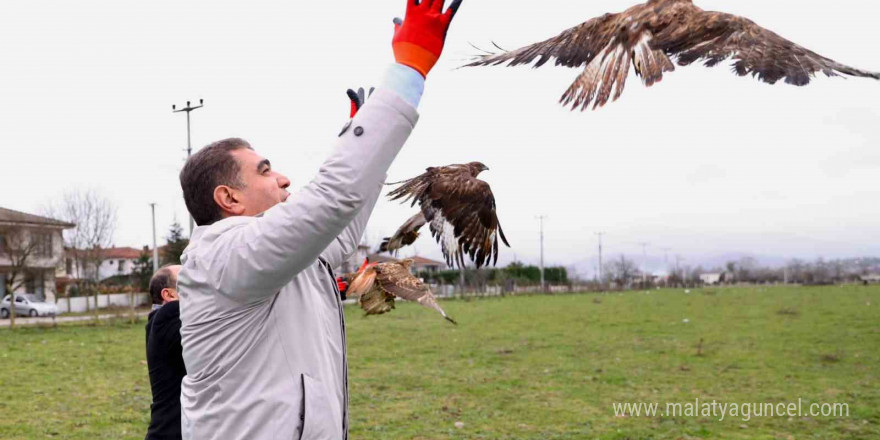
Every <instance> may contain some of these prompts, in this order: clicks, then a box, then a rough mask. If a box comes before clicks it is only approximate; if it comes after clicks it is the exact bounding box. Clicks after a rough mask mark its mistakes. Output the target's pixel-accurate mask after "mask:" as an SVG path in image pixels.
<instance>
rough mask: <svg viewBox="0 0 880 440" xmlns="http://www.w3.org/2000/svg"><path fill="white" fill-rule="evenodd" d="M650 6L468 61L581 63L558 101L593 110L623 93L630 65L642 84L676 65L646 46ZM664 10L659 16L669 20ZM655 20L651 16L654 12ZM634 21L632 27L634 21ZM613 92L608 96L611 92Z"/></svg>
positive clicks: (649, 35)
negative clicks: (554, 60) (575, 76)
mask: <svg viewBox="0 0 880 440" xmlns="http://www.w3.org/2000/svg"><path fill="white" fill-rule="evenodd" d="M688 6H689V7H691V8H694V6H693V5H690V3H687V4H685V5H679V4H676V5H674V6H673V8H675V9H680V8H687V7H688ZM653 11H654V9H653V7H651V8H648V7H647V6H646V5H637V6H633V7H632V8H629V9H627V10H626V11H624V12H621V13H617V14H605V15H603V16H601V17H596V18H593V19H591V20H589V21H586V22H584V23H582V24H580V25H578V26H575V27H573V28H571V29H568V30H565V31H563V32H562V33H561V34H559V35H557V36H556V37H553V38H550V39H548V40H545V41H542V42H540V43H536V44H532V45H530V46H526V47H523V48H521V49H517V50H514V51H511V52H506V53H501V54H497V55H496V54H489V55H484V56H481V57H479V59H477V60H476V61H474V62H472V63H470V64H467V65H466V67H467V66H487V65H497V64H502V63H505V62H508V65H509V66H515V65H517V64H528V63H531V62H532V61H534V60H535V59H536V58H537V59H538V61H537V62H536V63H535V66H534V67H536V68H537V67H540V66H542V65H543V64H545V63H546V62H547V61H548V60H549V59H550V58H555V59H556V65H557V66H566V67H580V66H582V65H586V68H585V69H584V71H583V73H581V74H580V75H579V76H578V77H577V78H576V79H575V81H574V82H573V83H572V84H571V86H569V88H568V89H567V90H566V91H565V93H564V94H563V95H562V97H561V98H560V99H559V102H560V103H561V104H562V105H565V106H568V105H569V104H570V105H571V109H572V110H575V109H577V108H578V107H580V109H581V110H585V109H586V108H587V107H589V105H590V104H593V109H595V108H597V107H601V106H603V105H605V104H606V103H607V102H608V100H609V99H612V100H615V101H616V100H617V98H619V97H620V95H621V94H622V93H623V89H624V86H625V85H626V78H627V76H628V75H629V69H630V66H631V65H632V66H633V67H634V69H635V72H636V75H639V76H640V77H641V78H642V82H643V83H644V84H645V86H648V87H650V86H652V85H653V84H654V83H656V82H659V81H660V80H662V79H663V72H671V71H673V70H675V65H673V64H672V61H670V60H669V57H667V56H666V54H664V53H663V52H662V51H660V50H656V49H654V48H652V47H651V46H650V41H651V39H652V33H651V30H650V29H649V28H647V26H646V24H647V23H646V22H645V21H644V19H646V18H648V17H649V16H650V14H651V13H653ZM668 16H669V14H665V15H664V16H663V18H665V19H668ZM655 19H656V17H655ZM634 23H635V26H634ZM612 92H613V97H612Z"/></svg>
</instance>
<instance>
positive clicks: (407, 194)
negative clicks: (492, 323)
mask: <svg viewBox="0 0 880 440" xmlns="http://www.w3.org/2000/svg"><path fill="white" fill-rule="evenodd" d="M488 169H489V168H487V167H486V165H483V164H482V163H480V162H470V163H467V164H461V165H449V166H445V167H431V168H428V169H427V170H426V171H425V173H423V174H422V175H420V176H417V177H414V178H412V179H409V180H405V181H402V182H395V183H390V184H389V185H398V184H400V186H399V187H398V188H396V189H395V190H393V191H391V192H390V193H389V194H388V197H390V198H391V200H400V199H402V202H403V203H405V202H407V201H409V200H410V199H412V203H411V206H415V204H416V203H418V204H419V206H420V208H421V213H419V214H417V215H415V216H413V217H411V218H410V219H409V220H407V221H406V223H404V224H403V226H401V227H400V229H398V230H397V232H396V233H395V234H394V236H392V237H388V238H386V239H385V241H384V243H383V246H380V250H384V251H388V252H393V251H395V250H397V249H399V248H400V247H402V246H404V245H407V244H410V243H412V242H413V241H415V239H416V238H417V237H418V230H419V228H421V227H422V226H424V225H425V224H426V223H427V224H428V225H429V228H430V230H431V235H432V236H433V237H434V239H435V240H437V242H439V243H440V248H441V250H442V251H443V256H444V257H445V258H446V263H447V264H449V265H450V266H456V265H457V266H458V267H464V265H465V262H464V256H465V255H467V256H468V257H470V259H471V260H472V261H473V262H474V264H476V266H477V267H482V266H484V265H487V264H489V263H490V262H491V263H492V264H493V265H494V264H495V263H496V262H497V261H498V238H499V237H500V238H501V241H503V242H504V244H505V245H506V246H507V247H510V244H508V243H507V238H506V237H504V231H502V230H501V225H500V224H499V223H498V215H497V214H496V212H495V196H494V195H492V190H491V189H490V188H489V184H488V183H486V182H484V181H482V180H479V179H477V176H478V175H479V174H480V172H482V171H485V170H488Z"/></svg>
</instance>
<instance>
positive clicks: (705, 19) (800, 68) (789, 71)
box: [652, 10, 880, 86]
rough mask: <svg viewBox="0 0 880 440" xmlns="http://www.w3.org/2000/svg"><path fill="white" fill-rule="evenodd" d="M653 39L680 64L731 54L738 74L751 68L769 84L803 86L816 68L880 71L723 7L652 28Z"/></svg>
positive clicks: (873, 75) (869, 74) (708, 62)
mask: <svg viewBox="0 0 880 440" xmlns="http://www.w3.org/2000/svg"><path fill="white" fill-rule="evenodd" d="M652 45H653V46H654V47H655V48H657V49H660V50H663V51H664V52H666V53H667V54H670V55H676V56H677V58H678V64H679V65H682V66H686V65H688V64H691V63H693V62H694V61H697V60H704V64H705V65H706V66H708V67H712V66H715V65H717V64H718V63H720V62H721V61H724V60H725V59H727V58H730V57H732V58H733V59H734V60H735V61H734V63H733V71H734V72H735V73H736V74H737V75H740V76H745V75H749V74H751V75H752V76H753V77H756V78H758V79H759V80H761V81H764V82H767V83H769V84H775V83H776V82H777V81H779V80H780V79H784V80H785V82H786V83H787V84H793V85H796V86H804V85H807V84H809V83H810V81H811V80H812V78H813V77H814V76H815V75H816V73H818V72H821V73H823V74H825V75H826V76H829V77H830V76H839V75H841V74H844V75H850V76H858V77H868V78H874V79H878V80H880V73H877V72H868V71H864V70H860V69H856V68H854V67H850V66H847V65H845V64H841V63H838V62H837V61H834V60H832V59H830V58H826V57H823V56H821V55H819V54H817V53H816V52H813V51H811V50H809V49H806V48H804V47H802V46H799V45H797V44H795V43H793V42H791V41H789V40H786V39H785V38H782V37H780V36H779V35H777V34H776V33H774V32H773V31H771V30H769V29H765V28H763V27H761V26H758V25H757V24H755V22H753V21H751V20H749V19H747V18H745V17H740V16H736V15H732V14H725V13H723V12H710V11H702V10H700V11H699V12H698V13H695V14H692V15H690V16H688V17H687V19H686V20H684V21H682V22H681V23H680V24H679V25H677V26H668V27H666V28H665V29H663V30H662V31H660V32H657V33H656V34H655V38H654V40H653V41H652Z"/></svg>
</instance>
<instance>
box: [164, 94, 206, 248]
mask: <svg viewBox="0 0 880 440" xmlns="http://www.w3.org/2000/svg"><path fill="white" fill-rule="evenodd" d="M204 106H205V100H204V99H199V105H196V106H193V105H190V103H189V101H186V107H184V108H182V109H180V110H178V109H177V106H176V105H174V104H172V105H171V112H172V113H180V112H186V158H187V159H189V157H190V156H192V139H191V138H190V130H189V114H190V112H192V111H193V110H195V109H199V108H202V107H204ZM192 233H193V218H192V214H190V216H189V235H190V237H192Z"/></svg>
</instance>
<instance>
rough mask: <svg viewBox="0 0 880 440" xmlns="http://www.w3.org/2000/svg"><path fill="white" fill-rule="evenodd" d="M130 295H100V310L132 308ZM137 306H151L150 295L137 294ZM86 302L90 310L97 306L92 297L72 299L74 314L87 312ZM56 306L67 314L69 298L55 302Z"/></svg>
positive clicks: (59, 311) (71, 304)
mask: <svg viewBox="0 0 880 440" xmlns="http://www.w3.org/2000/svg"><path fill="white" fill-rule="evenodd" d="M129 295H130V294H128V293H113V294H109V295H98V309H103V308H107V307H108V306H117V307H130V305H131V303H130V302H129ZM134 296H135V305H136V306H141V305H147V304H150V295H149V294H148V293H135V294H134ZM86 301H88V302H89V309H90V310H94V305H95V297H94V296H90V297H88V298H86V297H84V296H77V297H73V298H70V308H71V310H70V311H72V312H74V313H83V312H85V311H86ZM55 305H56V306H58V313H67V312H68V309H67V298H58V300H57V301H56V302H55Z"/></svg>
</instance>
